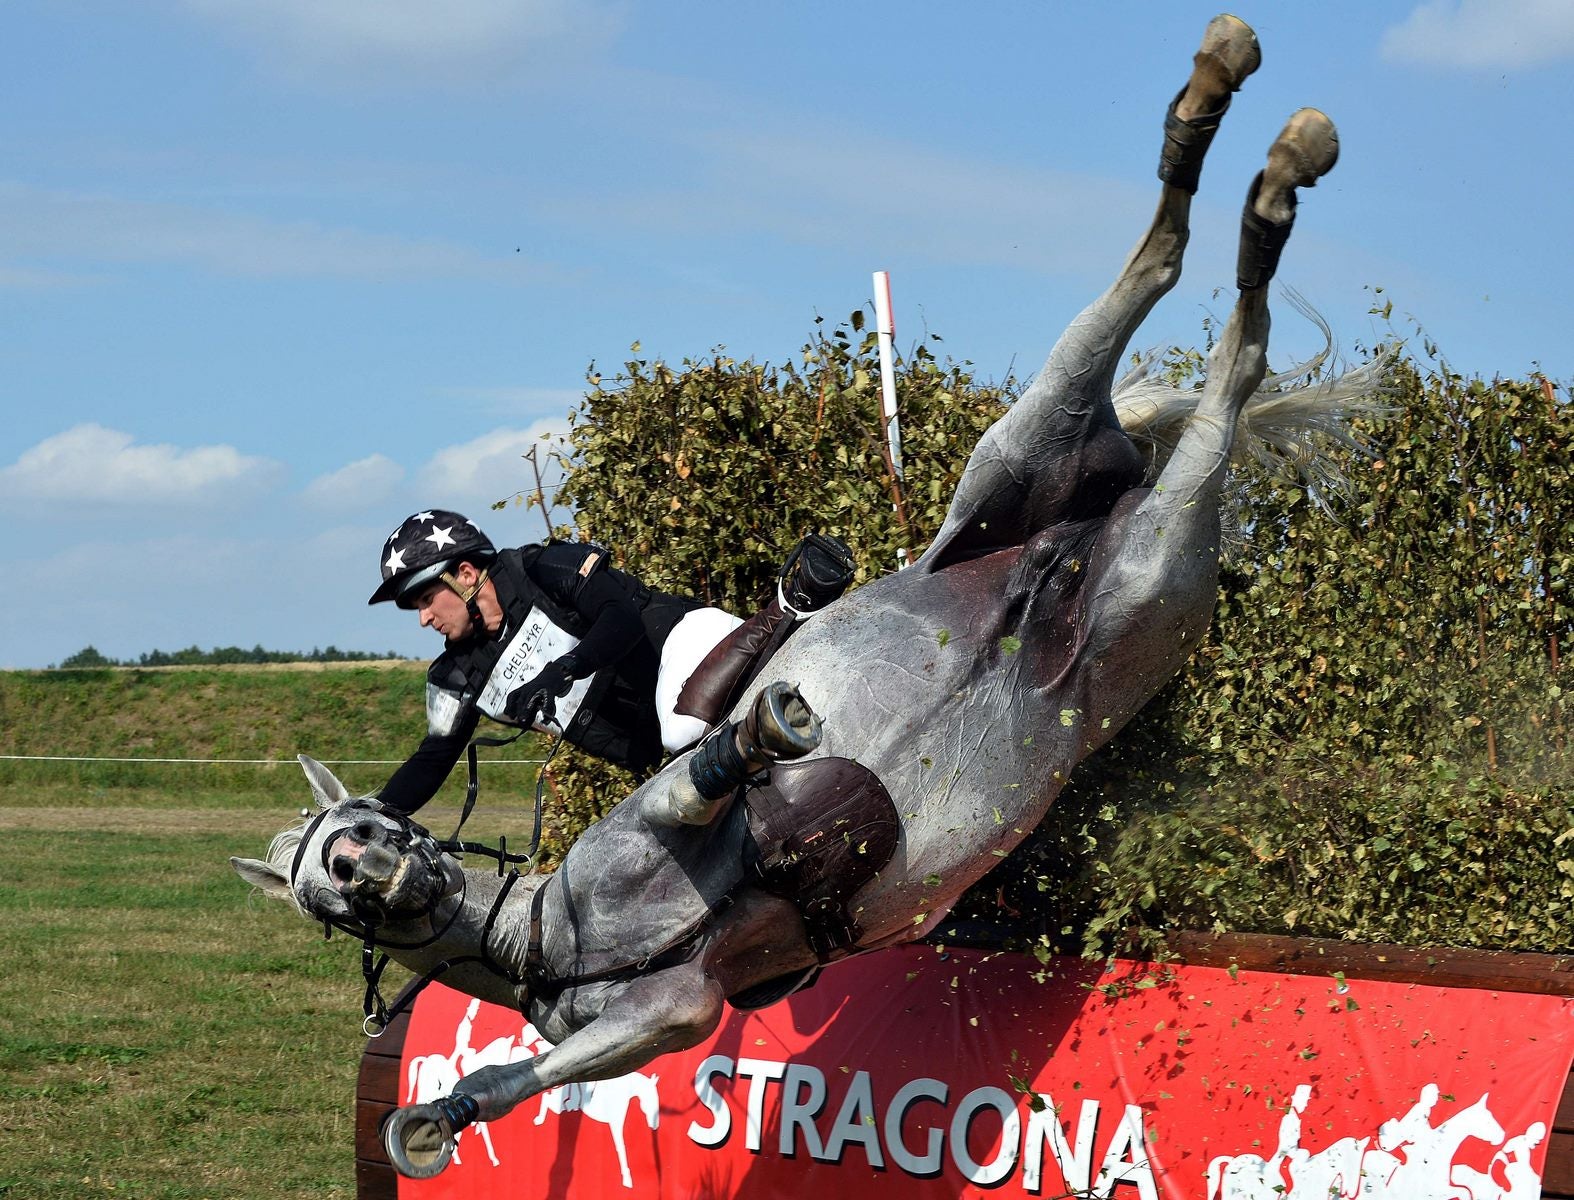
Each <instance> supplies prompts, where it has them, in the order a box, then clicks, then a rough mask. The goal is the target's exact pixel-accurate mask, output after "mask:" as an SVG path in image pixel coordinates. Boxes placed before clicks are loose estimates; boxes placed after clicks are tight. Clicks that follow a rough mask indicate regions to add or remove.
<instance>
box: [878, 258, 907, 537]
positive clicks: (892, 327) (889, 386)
mask: <svg viewBox="0 0 1574 1200" xmlns="http://www.w3.org/2000/svg"><path fill="white" fill-rule="evenodd" d="M874 322H875V333H876V335H877V340H878V342H879V347H880V420H881V424H883V425H884V426H885V442H886V448H887V450H888V451H889V453H890V457H891V474H892V475H893V476H894V477H895V483H896V489H897V494H898V495H900V493H901V487H902V425H901V419H900V417H899V416H898V414H897V410H896V366H895V362H894V354H893V350H892V340H893V339H894V338H895V336H896V321H895V320H894V318H893V317H892V314H891V275H890V272H888V271H876V272H875V273H874ZM896 557H897V565H898V567H905V566H907V563H908V558H907V551H906V550H898V551H897V552H896Z"/></svg>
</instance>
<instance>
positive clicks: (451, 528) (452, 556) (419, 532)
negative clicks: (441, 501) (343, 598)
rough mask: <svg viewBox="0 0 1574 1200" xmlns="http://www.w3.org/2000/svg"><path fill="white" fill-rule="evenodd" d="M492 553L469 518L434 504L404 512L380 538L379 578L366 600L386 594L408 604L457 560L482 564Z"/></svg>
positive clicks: (375, 600) (401, 604) (378, 599)
mask: <svg viewBox="0 0 1574 1200" xmlns="http://www.w3.org/2000/svg"><path fill="white" fill-rule="evenodd" d="M496 557H497V551H496V550H495V549H494V548H493V546H492V542H491V540H490V539H489V538H488V537H487V536H486V534H484V533H482V532H481V530H480V529H479V528H477V527H476V524H475V522H474V521H472V520H470V519H469V518H468V517H465V516H463V515H461V514H460V513H456V512H448V511H447V510H445V509H441V508H436V509H432V510H430V511H428V512H418V513H416V514H415V515H414V516H411V517H409V518H407V519H406V520H405V521H404V523H403V524H402V525H400V526H399V528H398V529H395V530H394V531H393V532H392V533H391V534H389V535H388V540H387V541H386V542H384V543H383V554H382V563H381V566H382V572H383V581H382V583H381V585H380V586H379V587H378V588H377V590H376V591H375V592H373V593H372V598H371V599H370V600H368V601H367V603H368V604H380V603H382V601H384V600H392V601H393V602H394V603H395V604H397V605H398V606H399V607H400V608H412V607H414V601H415V597H416V593H417V592H419V591H420V590H421V589H422V588H423V587H425V586H426V585H427V584H428V583H430V582H431V581H432V580H434V579H436V578H438V577H439V576H441V575H442V574H443V573H444V572H445V571H451V570H452V569H453V568H454V567H456V566H458V565H459V564H460V563H462V562H469V563H474V564H475V565H476V566H478V567H484V566H486V565H487V564H488V563H490V562H491V561H492V560H493V559H494V558H496Z"/></svg>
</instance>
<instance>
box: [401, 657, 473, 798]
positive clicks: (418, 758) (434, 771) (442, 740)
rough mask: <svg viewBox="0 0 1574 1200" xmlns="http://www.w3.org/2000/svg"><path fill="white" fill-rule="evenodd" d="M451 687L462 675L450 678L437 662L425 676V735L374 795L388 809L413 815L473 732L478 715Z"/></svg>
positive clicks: (459, 682) (439, 783) (460, 683)
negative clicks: (413, 751)
mask: <svg viewBox="0 0 1574 1200" xmlns="http://www.w3.org/2000/svg"><path fill="white" fill-rule="evenodd" d="M455 685H458V686H459V687H461V688H462V686H463V675H462V674H461V675H457V676H453V677H450V676H449V670H448V668H446V667H445V664H444V660H443V659H439V660H438V661H437V662H436V663H434V664H433V666H432V670H431V672H430V673H429V674H428V676H427V683H426V721H427V732H426V736H425V737H424V738H422V739H421V744H420V745H419V746H417V747H416V749H415V753H414V754H412V755H411V756H410V757H409V758H408V759H406V760H405V762H404V765H403V766H401V767H400V768H399V769H398V770H396V771H395V772H394V773H393V775H392V776H390V777H389V780H388V782H387V783H385V784H384V785H383V788H382V790H381V791H380V792H378V793H377V798H378V799H379V800H381V801H382V802H383V803H384V804H386V805H388V807H389V808H394V809H397V810H398V811H400V812H403V813H413V812H414V811H415V810H416V809H418V808H420V807H421V805H423V804H425V803H426V802H427V801H428V800H430V799H431V798H432V797H433V796H435V795H436V794H437V789H438V788H440V787H442V786H443V781H444V780H445V779H447V778H448V774H449V772H450V771H452V770H453V769H454V764H455V763H456V762H458V761H459V756H460V755H461V754H463V753H464V751H465V746H466V745H468V744H469V742H470V737H471V735H472V734H474V733H475V727H476V723H477V722H478V721H479V720H480V712H479V710H477V708H476V707H475V705H474V704H463V703H462V702H461V700H460V693H459V692H457V691H456V690H455Z"/></svg>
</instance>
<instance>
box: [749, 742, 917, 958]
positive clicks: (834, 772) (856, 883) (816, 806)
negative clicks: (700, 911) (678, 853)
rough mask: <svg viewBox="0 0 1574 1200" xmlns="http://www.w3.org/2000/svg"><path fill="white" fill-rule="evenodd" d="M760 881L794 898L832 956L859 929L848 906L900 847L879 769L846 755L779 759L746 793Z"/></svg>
mask: <svg viewBox="0 0 1574 1200" xmlns="http://www.w3.org/2000/svg"><path fill="white" fill-rule="evenodd" d="M743 801H744V805H745V809H746V812H747V816H748V822H749V835H750V841H749V843H748V845H747V846H746V847H745V855H746V862H747V865H748V867H749V869H750V873H751V874H752V875H753V876H754V877H755V882H756V883H757V884H758V886H759V887H761V888H763V889H764V890H765V891H767V892H770V893H771V894H772V895H774V896H780V897H782V898H783V899H786V900H791V901H792V902H793V904H794V905H795V906H796V907H797V909H798V912H799V914H800V915H801V916H802V917H803V923H804V927H805V929H806V931H807V933H808V935H809V945H810V947H811V948H812V949H813V950H814V952H815V954H816V955H817V956H818V957H819V959H820V961H821V962H822V963H823V962H827V961H829V960H830V958H831V957H832V956H833V955H835V954H837V953H838V952H839V951H842V950H846V949H847V948H848V947H849V946H851V945H853V944H854V943H855V942H856V941H857V940H858V938H859V936H860V935H861V933H862V931H861V930H860V928H859V926H858V920H857V914H856V913H852V912H849V911H848V904H849V903H850V902H851V900H852V898H853V896H854V895H855V894H856V893H857V892H858V890H859V889H860V888H861V887H863V886H864V884H866V883H868V882H869V881H870V880H871V879H873V878H874V877H875V876H876V875H877V874H878V873H879V872H880V869H881V868H882V867H884V866H885V864H886V863H888V862H890V861H891V855H892V854H894V853H895V851H896V843H897V839H898V837H899V836H900V834H901V822H900V821H899V820H898V819H897V813H896V805H895V804H893V803H892V801H891V794H890V792H888V791H886V788H885V785H884V784H883V783H881V782H880V779H879V777H878V776H877V775H875V773H874V772H873V771H871V770H869V769H868V768H867V767H863V766H860V765H859V764H857V763H855V762H853V761H851V760H850V759H846V758H814V759H808V760H806V761H802V762H792V763H777V764H776V765H775V766H773V767H771V769H770V773H769V775H768V776H767V778H766V780H765V782H763V783H760V784H751V785H750V786H749V788H748V789H747V790H746V791H745V793H744V797H743Z"/></svg>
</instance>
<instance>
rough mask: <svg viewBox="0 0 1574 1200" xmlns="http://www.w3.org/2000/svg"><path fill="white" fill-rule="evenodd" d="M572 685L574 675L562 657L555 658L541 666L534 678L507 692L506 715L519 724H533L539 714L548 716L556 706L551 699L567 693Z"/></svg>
mask: <svg viewBox="0 0 1574 1200" xmlns="http://www.w3.org/2000/svg"><path fill="white" fill-rule="evenodd" d="M573 686H574V676H573V675H572V674H570V672H569V670H568V668H567V667H565V666H564V665H563V661H562V659H555V660H553V661H552V662H549V663H547V665H546V666H544V667H542V668H541V672H540V674H538V675H537V676H536V677H535V678H534V679H531V680H530V681H529V682H527V683H523V684H521V685H520V686H519V687H517V688H515V689H514V690H513V692H511V693H510V694H509V697H508V704H507V706H506V707H507V710H508V715H509V716H511V717H513V718H514V719H515V720H517V721H518V722H519V723H520V724H521V725H526V726H529V725H534V724H535V722H536V718H537V716H539V715H540V714H542V713H546V714H547V715H548V716H550V715H551V713H552V711H553V709H554V708H555V707H556V706H555V705H554V704H553V703H552V702H553V700H555V699H556V698H557V697H559V696H566V695H568V689H569V688H571V687H573Z"/></svg>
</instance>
